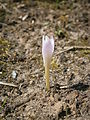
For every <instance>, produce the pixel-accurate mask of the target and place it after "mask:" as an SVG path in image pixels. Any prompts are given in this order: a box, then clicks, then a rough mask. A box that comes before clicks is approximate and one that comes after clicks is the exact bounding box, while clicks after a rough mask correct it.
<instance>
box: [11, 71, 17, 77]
mask: <svg viewBox="0 0 90 120" xmlns="http://www.w3.org/2000/svg"><path fill="white" fill-rule="evenodd" d="M16 77H17V73H16V71H15V70H13V71H12V78H14V79H15V78H16Z"/></svg>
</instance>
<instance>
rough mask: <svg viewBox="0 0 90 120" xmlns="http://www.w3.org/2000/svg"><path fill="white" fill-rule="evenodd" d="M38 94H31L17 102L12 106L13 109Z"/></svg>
mask: <svg viewBox="0 0 90 120" xmlns="http://www.w3.org/2000/svg"><path fill="white" fill-rule="evenodd" d="M35 95H36V93H33V94H32V95H31V96H29V97H28V98H25V99H24V100H22V101H18V102H16V103H15V104H14V105H13V106H12V107H13V109H16V108H17V107H20V106H22V105H23V104H26V103H27V102H29V101H30V100H31V99H33V97H34V96H35Z"/></svg>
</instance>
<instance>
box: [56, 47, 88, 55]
mask: <svg viewBox="0 0 90 120" xmlns="http://www.w3.org/2000/svg"><path fill="white" fill-rule="evenodd" d="M75 50H90V47H89V46H71V47H64V50H63V51H60V52H59V53H58V54H57V55H59V54H61V53H64V52H69V51H75Z"/></svg>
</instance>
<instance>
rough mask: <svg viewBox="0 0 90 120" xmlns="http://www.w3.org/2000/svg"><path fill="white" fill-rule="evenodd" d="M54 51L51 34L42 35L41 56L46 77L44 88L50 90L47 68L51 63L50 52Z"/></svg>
mask: <svg viewBox="0 0 90 120" xmlns="http://www.w3.org/2000/svg"><path fill="white" fill-rule="evenodd" d="M53 52H54V38H53V36H51V37H50V38H49V37H48V36H43V38H42V56H43V62H44V67H45V79H46V89H47V90H50V83H49V68H50V63H51V58H52V54H53Z"/></svg>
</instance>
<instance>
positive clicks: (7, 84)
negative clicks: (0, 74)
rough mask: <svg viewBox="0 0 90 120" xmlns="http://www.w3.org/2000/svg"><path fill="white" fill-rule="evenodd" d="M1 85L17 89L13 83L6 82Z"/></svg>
mask: <svg viewBox="0 0 90 120" xmlns="http://www.w3.org/2000/svg"><path fill="white" fill-rule="evenodd" d="M0 85H6V86H11V87H17V85H14V84H12V83H5V82H0Z"/></svg>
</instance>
